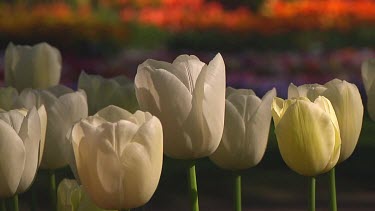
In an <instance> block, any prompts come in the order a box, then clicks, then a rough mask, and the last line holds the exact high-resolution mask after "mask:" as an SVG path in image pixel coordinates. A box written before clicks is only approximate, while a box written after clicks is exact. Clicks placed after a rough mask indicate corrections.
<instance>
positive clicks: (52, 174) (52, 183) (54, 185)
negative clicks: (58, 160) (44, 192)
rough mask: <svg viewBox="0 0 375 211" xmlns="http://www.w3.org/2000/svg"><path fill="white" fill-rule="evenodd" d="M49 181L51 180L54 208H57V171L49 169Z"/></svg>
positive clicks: (51, 195)
mask: <svg viewBox="0 0 375 211" xmlns="http://www.w3.org/2000/svg"><path fill="white" fill-rule="evenodd" d="M49 182H50V197H51V198H50V199H51V204H52V210H56V207H57V206H56V176H55V171H54V170H50V171H49Z"/></svg>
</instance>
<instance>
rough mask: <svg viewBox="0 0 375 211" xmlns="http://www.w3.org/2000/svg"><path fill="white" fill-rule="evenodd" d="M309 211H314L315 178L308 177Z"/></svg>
mask: <svg viewBox="0 0 375 211" xmlns="http://www.w3.org/2000/svg"><path fill="white" fill-rule="evenodd" d="M309 211H315V177H309Z"/></svg>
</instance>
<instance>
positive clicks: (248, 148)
mask: <svg viewBox="0 0 375 211" xmlns="http://www.w3.org/2000/svg"><path fill="white" fill-rule="evenodd" d="M275 96H276V90H275V89H272V90H271V91H269V92H267V94H266V95H265V96H264V97H263V98H262V99H259V97H257V96H256V95H255V93H254V92H253V90H251V89H250V90H245V89H238V90H235V89H233V88H230V87H229V88H227V97H226V101H225V121H224V132H223V137H222V139H221V142H220V145H219V147H218V148H217V150H216V151H215V152H214V153H213V154H212V155H211V156H210V159H211V160H212V161H213V162H214V163H215V164H216V165H218V166H219V167H221V168H224V169H228V170H240V169H246V168H250V167H253V166H255V165H257V164H258V163H259V162H260V160H261V159H262V157H263V155H264V152H265V150H266V147H267V141H268V134H269V129H270V123H271V117H272V115H271V103H272V100H273V98H274V97H275Z"/></svg>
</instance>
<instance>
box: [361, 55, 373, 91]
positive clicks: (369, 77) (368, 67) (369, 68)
mask: <svg viewBox="0 0 375 211" xmlns="http://www.w3.org/2000/svg"><path fill="white" fill-rule="evenodd" d="M374 71H375V59H368V60H366V61H365V62H363V63H362V67H361V73H362V80H363V85H364V86H365V89H366V92H367V94H369V93H371V91H370V90H371V87H372V86H373V85H374V80H375V74H374Z"/></svg>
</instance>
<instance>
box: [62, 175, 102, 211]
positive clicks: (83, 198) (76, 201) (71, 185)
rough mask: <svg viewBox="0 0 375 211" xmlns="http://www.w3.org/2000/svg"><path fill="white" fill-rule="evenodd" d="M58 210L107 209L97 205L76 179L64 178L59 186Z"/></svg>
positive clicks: (94, 210)
mask: <svg viewBox="0 0 375 211" xmlns="http://www.w3.org/2000/svg"><path fill="white" fill-rule="evenodd" d="M57 211H105V210H103V209H100V208H99V207H97V206H96V205H95V204H94V203H93V202H92V201H91V199H90V197H88V195H87V194H86V192H85V191H84V190H83V188H82V186H80V185H78V183H77V182H76V181H75V180H70V179H63V180H62V181H61V182H60V184H59V187H58V188H57ZM108 211H109V210H108Z"/></svg>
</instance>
